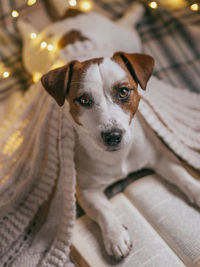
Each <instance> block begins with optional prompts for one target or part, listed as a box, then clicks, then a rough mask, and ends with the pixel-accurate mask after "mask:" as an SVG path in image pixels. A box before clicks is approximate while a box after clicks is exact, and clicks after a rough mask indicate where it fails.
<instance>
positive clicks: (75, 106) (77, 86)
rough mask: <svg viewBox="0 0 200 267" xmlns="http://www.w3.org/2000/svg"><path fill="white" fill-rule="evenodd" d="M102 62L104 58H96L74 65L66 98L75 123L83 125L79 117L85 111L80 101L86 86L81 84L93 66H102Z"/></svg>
mask: <svg viewBox="0 0 200 267" xmlns="http://www.w3.org/2000/svg"><path fill="white" fill-rule="evenodd" d="M102 60H103V58H96V59H91V60H87V61H84V62H82V63H80V62H78V61H77V62H76V63H75V64H74V67H73V74H72V78H71V83H70V89H69V92H68V94H67V97H66V98H67V101H68V103H69V106H70V113H71V115H72V117H73V119H74V121H75V122H76V123H77V124H79V125H82V124H81V123H80V121H79V117H80V116H81V114H82V111H83V107H81V105H80V103H79V102H78V99H79V98H80V97H81V96H82V95H83V90H82V88H83V86H84V85H83V84H82V83H81V79H82V77H83V75H84V73H85V72H86V71H87V69H88V68H89V66H90V65H91V64H100V63H101V62H102Z"/></svg>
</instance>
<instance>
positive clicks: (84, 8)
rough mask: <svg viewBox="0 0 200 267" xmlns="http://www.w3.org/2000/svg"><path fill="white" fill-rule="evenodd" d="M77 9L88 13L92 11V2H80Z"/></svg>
mask: <svg viewBox="0 0 200 267" xmlns="http://www.w3.org/2000/svg"><path fill="white" fill-rule="evenodd" d="M79 7H80V10H81V11H84V12H88V11H90V10H91V9H92V1H90V0H83V1H80V3H79Z"/></svg>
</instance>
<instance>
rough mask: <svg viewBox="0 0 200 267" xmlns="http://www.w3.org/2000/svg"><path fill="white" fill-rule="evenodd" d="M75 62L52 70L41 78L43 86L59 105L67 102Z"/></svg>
mask: <svg viewBox="0 0 200 267" xmlns="http://www.w3.org/2000/svg"><path fill="white" fill-rule="evenodd" d="M74 63H75V61H73V62H70V63H69V64H67V65H65V66H63V67H60V68H57V69H54V70H51V71H49V72H48V73H46V74H44V75H43V76H42V78H41V82H42V85H43V87H44V88H45V89H46V91H47V92H48V93H49V94H50V95H51V96H52V97H53V98H54V99H55V100H56V102H57V103H58V105H59V106H62V105H64V103H65V98H66V95H67V93H68V91H69V88H70V82H71V77H72V73H73V66H74Z"/></svg>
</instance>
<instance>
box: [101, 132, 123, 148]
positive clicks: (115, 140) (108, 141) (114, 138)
mask: <svg viewBox="0 0 200 267" xmlns="http://www.w3.org/2000/svg"><path fill="white" fill-rule="evenodd" d="M101 137H102V139H103V141H104V144H105V145H107V146H111V147H113V146H117V145H118V144H119V143H120V142H121V140H122V131H121V130H120V129H113V130H111V131H107V132H102V133H101Z"/></svg>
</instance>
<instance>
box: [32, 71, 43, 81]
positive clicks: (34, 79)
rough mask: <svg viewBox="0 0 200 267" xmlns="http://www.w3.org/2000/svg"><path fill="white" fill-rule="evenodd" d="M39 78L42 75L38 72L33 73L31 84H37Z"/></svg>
mask: <svg viewBox="0 0 200 267" xmlns="http://www.w3.org/2000/svg"><path fill="white" fill-rule="evenodd" d="M41 77H42V73H40V72H35V73H34V74H33V77H32V79H33V82H34V83H36V82H38V81H39V79H40V78H41Z"/></svg>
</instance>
